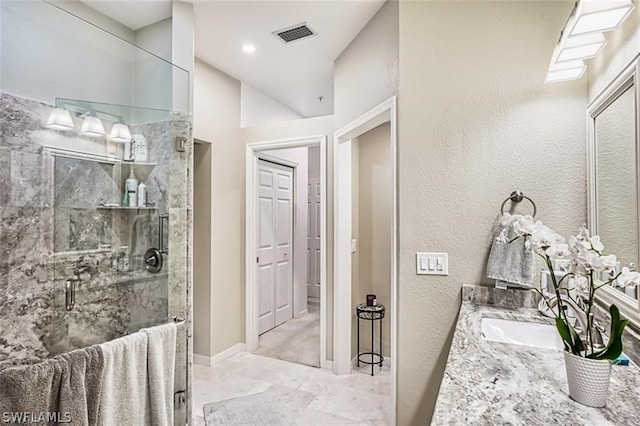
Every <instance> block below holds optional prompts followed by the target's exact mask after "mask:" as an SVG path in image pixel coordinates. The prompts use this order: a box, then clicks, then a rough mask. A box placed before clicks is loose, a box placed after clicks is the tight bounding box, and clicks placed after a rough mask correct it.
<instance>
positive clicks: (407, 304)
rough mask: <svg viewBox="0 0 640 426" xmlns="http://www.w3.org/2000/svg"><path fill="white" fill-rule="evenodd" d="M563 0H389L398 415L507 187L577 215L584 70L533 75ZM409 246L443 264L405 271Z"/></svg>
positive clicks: (573, 222)
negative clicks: (566, 75) (396, 87)
mask: <svg viewBox="0 0 640 426" xmlns="http://www.w3.org/2000/svg"><path fill="white" fill-rule="evenodd" d="M571 7H572V3H571V2H530V1H526V2H522V1H513V2H431V1H429V2H426V1H425V2H415V1H412V2H401V3H400V94H399V106H398V108H399V135H398V137H399V141H398V150H399V153H398V154H399V164H398V167H399V227H400V229H399V232H400V243H399V245H400V247H399V250H400V253H399V332H398V338H399V351H398V355H399V371H398V417H397V418H398V424H399V425H409V424H427V423H428V422H429V421H430V418H431V415H432V413H433V407H434V403H435V400H436V397H437V394H438V388H439V386H440V381H441V379H442V374H443V370H444V366H445V363H446V360H447V355H448V351H449V347H450V341H451V337H452V333H453V328H454V325H455V321H456V316H457V313H458V310H459V306H460V288H461V286H462V284H479V283H487V284H488V281H487V279H486V278H485V265H486V259H487V256H488V251H489V245H490V243H491V239H492V237H491V229H492V226H493V223H494V221H495V219H496V216H497V214H498V211H499V208H500V203H501V202H502V201H503V200H504V199H505V197H506V196H508V195H509V193H510V192H511V191H513V190H515V189H519V190H522V191H524V192H525V194H527V195H529V196H531V197H532V198H533V200H534V201H535V202H536V203H537V205H538V212H539V213H538V217H539V218H540V219H542V220H544V221H545V222H547V223H548V224H549V225H550V226H551V227H553V228H554V229H556V230H557V231H558V232H560V233H563V234H567V233H569V232H574V231H575V230H576V228H577V227H578V226H579V225H580V224H582V223H583V222H584V221H585V219H586V205H585V204H586V182H585V166H586V165H585V163H586V161H585V159H586V152H585V146H586V144H585V121H584V116H585V115H584V114H585V113H584V111H585V105H586V97H587V88H586V82H585V81H584V79H583V80H580V81H574V82H566V83H562V84H553V85H545V84H544V83H543V81H544V78H545V74H546V71H547V66H548V64H549V59H550V57H551V53H552V51H553V46H554V44H555V42H556V39H557V37H558V29H559V28H562V26H563V25H564V21H565V20H566V17H567V16H568V14H569V12H570V10H571ZM418 251H443V252H448V253H449V276H444V277H429V276H417V275H416V273H415V253H416V252H418Z"/></svg>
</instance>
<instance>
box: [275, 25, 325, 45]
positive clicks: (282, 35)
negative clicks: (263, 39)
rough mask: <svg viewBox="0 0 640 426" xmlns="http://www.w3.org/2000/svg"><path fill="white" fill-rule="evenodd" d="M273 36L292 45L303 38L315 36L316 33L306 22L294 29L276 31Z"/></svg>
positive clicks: (295, 26)
mask: <svg viewBox="0 0 640 426" xmlns="http://www.w3.org/2000/svg"><path fill="white" fill-rule="evenodd" d="M273 35H275V36H276V37H278V38H279V39H280V40H282V41H283V42H285V43H291V42H292V41H296V40H300V39H301V38H306V37H311V36H314V35H316V33H315V32H314V31H313V30H312V29H311V28H309V27H307V23H306V22H303V23H301V24H298V25H294V26H293V27H289V28H283V29H281V30H278V31H274V32H273Z"/></svg>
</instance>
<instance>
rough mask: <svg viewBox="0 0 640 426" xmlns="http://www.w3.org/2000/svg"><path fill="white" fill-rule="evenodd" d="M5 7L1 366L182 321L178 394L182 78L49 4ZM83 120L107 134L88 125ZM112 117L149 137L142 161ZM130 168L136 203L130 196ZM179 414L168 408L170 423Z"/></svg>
mask: <svg viewBox="0 0 640 426" xmlns="http://www.w3.org/2000/svg"><path fill="white" fill-rule="evenodd" d="M0 7H1V8H2V9H1V11H0V31H1V38H0V51H1V52H2V55H0V67H1V70H2V72H1V73H0V216H1V217H2V222H1V224H0V368H4V367H6V366H10V365H20V364H25V363H35V362H38V361H41V360H43V359H46V358H49V357H52V356H54V355H57V354H60V353H63V352H67V351H69V350H72V349H74V348H80V347H85V346H88V345H91V344H96V343H103V342H106V341H109V340H112V339H115V338H117V337H121V336H124V335H126V334H130V333H133V332H136V331H137V330H139V329H140V328H144V327H151V326H154V325H159V324H164V323H166V322H168V321H173V319H174V318H176V317H180V318H184V319H186V320H187V325H182V326H179V327H178V339H177V347H176V373H175V391H176V392H181V391H187V390H188V381H187V380H188V377H187V376H188V362H187V353H188V350H187V349H188V345H189V344H190V343H189V337H188V327H190V326H189V322H190V318H189V311H188V306H189V305H188V299H189V294H190V286H191V280H190V276H191V270H190V261H189V239H190V233H191V228H190V226H191V225H190V224H191V217H190V215H191V211H190V206H191V196H192V195H191V193H190V188H191V182H190V179H191V173H190V170H189V167H190V164H191V162H190V158H191V155H192V153H191V147H192V144H191V141H192V138H191V118H190V116H188V115H187V114H186V113H185V111H187V106H188V97H187V96H186V94H187V93H188V86H189V75H188V73H187V72H186V71H184V70H182V69H180V68H178V67H176V66H174V65H173V64H171V63H170V62H167V61H165V60H163V59H161V58H159V57H157V56H154V55H152V54H150V53H149V52H146V51H144V50H142V49H140V48H138V47H136V46H134V45H132V44H130V43H128V42H127V41H125V40H122V39H120V38H118V37H116V36H114V35H113V34H110V33H108V32H106V31H103V30H101V29H100V28H98V27H95V26H93V25H91V24H89V23H87V22H86V21H84V20H81V19H79V18H77V17H75V16H73V15H71V14H69V13H67V12H65V11H63V10H61V9H60V8H58V7H56V6H54V5H52V4H50V3H48V2H45V1H41V0H33V1H22V0H21V1H11V0H2V2H1V3H0ZM55 108H58V109H59V111H66V112H65V113H64V114H68V120H67V122H66V127H67V128H66V129H65V130H64V131H63V130H60V127H58V128H52V127H55V126H51V125H50V124H51V123H50V119H51V117H52V115H51V113H52V111H54V109H55ZM87 117H95V118H98V119H99V120H100V121H101V122H102V124H103V126H104V131H105V133H106V135H99V136H95V135H94V136H89V135H87V134H84V133H83V131H82V129H83V123H84V122H85V119H86V118H87ZM116 123H123V124H126V125H127V126H128V128H129V130H130V133H131V134H132V139H134V140H136V141H137V142H138V146H141V145H143V144H142V143H140V141H141V140H142V139H144V140H145V141H146V150H147V158H146V159H144V158H142V159H141V158H140V157H138V160H137V161H135V158H134V159H131V158H129V157H130V156H129V155H125V145H126V144H123V143H118V142H114V141H113V140H111V138H110V137H109V134H110V131H111V130H112V127H113V125H114V124H116ZM178 137H180V138H185V140H186V143H185V144H184V148H185V149H184V150H177V149H176V147H177V146H178V145H177V144H176V138H178ZM179 147H182V145H180V146H179ZM132 149H133V150H134V151H135V145H133V148H132ZM131 175H133V176H135V178H136V180H137V181H138V183H140V182H144V183H145V184H146V188H147V202H146V204H145V205H144V206H135V207H132V206H130V205H129V203H128V202H125V199H124V188H125V181H126V179H127V178H128V177H130V176H131ZM136 189H137V187H136ZM161 230H162V231H163V232H161ZM149 249H158V250H159V251H161V252H162V253H160V256H159V257H160V259H162V263H163V266H162V268H161V269H160V270H159V271H158V272H150V271H149V270H148V268H147V263H146V262H145V253H146V252H147V251H148V250H149ZM149 269H153V268H149ZM189 400H190V398H188V397H187V401H189ZM187 418H188V408H187V407H186V406H184V405H181V406H178V407H176V424H178V425H180V424H184V423H185V422H186V421H187Z"/></svg>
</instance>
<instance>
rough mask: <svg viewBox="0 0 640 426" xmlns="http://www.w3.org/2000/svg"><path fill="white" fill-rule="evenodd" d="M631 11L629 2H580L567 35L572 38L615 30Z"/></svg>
mask: <svg viewBox="0 0 640 426" xmlns="http://www.w3.org/2000/svg"><path fill="white" fill-rule="evenodd" d="M632 10H633V2H632V1H631V0H580V1H579V2H578V8H577V9H576V14H575V17H574V18H573V19H572V20H571V22H569V25H568V28H567V34H568V35H569V37H573V36H578V35H583V34H590V33H597V32H605V31H612V30H615V29H617V28H619V27H620V25H622V22H623V21H624V20H625V19H626V18H627V16H629V14H630V13H631V11H632Z"/></svg>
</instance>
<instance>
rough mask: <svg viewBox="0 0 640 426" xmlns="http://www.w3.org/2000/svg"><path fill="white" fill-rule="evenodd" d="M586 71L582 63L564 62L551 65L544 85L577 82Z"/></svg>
mask: <svg viewBox="0 0 640 426" xmlns="http://www.w3.org/2000/svg"><path fill="white" fill-rule="evenodd" d="M586 69H587V67H586V65H585V64H584V62H583V61H566V62H560V63H553V62H552V63H551V65H550V66H549V71H547V78H545V80H544V82H545V83H556V82H558V81H567V80H577V79H579V78H581V77H582V76H583V75H584V72H585V70H586Z"/></svg>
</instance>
